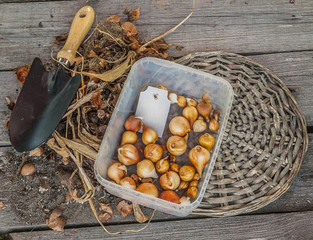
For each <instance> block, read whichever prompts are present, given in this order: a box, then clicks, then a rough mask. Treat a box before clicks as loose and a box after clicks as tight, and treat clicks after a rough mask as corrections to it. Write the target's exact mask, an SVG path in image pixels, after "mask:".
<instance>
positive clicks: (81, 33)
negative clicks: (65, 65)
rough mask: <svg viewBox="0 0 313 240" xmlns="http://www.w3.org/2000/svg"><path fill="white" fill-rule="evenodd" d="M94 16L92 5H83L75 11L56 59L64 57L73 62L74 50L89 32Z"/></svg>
mask: <svg viewBox="0 0 313 240" xmlns="http://www.w3.org/2000/svg"><path fill="white" fill-rule="evenodd" d="M94 18H95V12H94V10H93V8H92V7H90V6H85V7H82V8H81V9H79V11H78V12H77V13H76V15H75V17H74V19H73V22H72V26H71V29H70V32H69V34H68V37H67V40H66V42H65V45H64V47H63V48H62V49H61V50H60V51H59V52H58V55H57V59H59V58H64V59H67V60H68V61H69V63H70V64H72V63H73V60H74V58H75V57H76V51H77V49H78V48H79V46H80V44H81V42H82V41H83V40H84V38H85V36H86V35H87V33H88V32H89V30H90V28H91V26H92V24H93V21H94Z"/></svg>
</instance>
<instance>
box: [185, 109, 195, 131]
mask: <svg viewBox="0 0 313 240" xmlns="http://www.w3.org/2000/svg"><path fill="white" fill-rule="evenodd" d="M183 116H184V117H185V118H186V119H187V120H188V121H189V124H190V126H191V127H192V126H193V123H194V122H195V121H196V120H197V118H198V111H197V109H196V108H195V107H193V106H187V107H185V108H184V110H183Z"/></svg>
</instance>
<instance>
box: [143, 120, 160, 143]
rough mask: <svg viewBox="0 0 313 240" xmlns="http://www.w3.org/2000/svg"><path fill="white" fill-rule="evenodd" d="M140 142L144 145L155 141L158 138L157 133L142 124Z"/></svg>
mask: <svg viewBox="0 0 313 240" xmlns="http://www.w3.org/2000/svg"><path fill="white" fill-rule="evenodd" d="M141 138H142V142H143V143H144V144H145V145H148V144H151V143H155V142H156V141H157V140H158V134H157V132H156V131H154V130H153V129H152V128H149V127H148V126H147V125H145V124H143V132H142V137H141Z"/></svg>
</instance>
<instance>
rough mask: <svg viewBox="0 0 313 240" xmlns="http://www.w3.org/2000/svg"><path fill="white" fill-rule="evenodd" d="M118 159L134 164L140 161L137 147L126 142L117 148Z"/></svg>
mask: <svg viewBox="0 0 313 240" xmlns="http://www.w3.org/2000/svg"><path fill="white" fill-rule="evenodd" d="M117 153H118V154H117V157H118V160H119V161H120V162H121V163H123V164H125V165H132V164H135V163H137V162H139V161H140V157H139V153H138V150H137V148H136V147H135V146H134V145H132V144H129V143H127V144H125V145H123V146H121V147H120V148H118V149H117Z"/></svg>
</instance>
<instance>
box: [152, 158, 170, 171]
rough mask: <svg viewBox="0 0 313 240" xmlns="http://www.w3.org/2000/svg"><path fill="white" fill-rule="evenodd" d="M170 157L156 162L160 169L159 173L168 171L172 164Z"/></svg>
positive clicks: (157, 168) (157, 167) (158, 169)
mask: <svg viewBox="0 0 313 240" xmlns="http://www.w3.org/2000/svg"><path fill="white" fill-rule="evenodd" d="M167 158H168V157H166V158H163V159H161V160H159V161H157V163H156V164H155V167H156V170H157V171H158V173H161V174H163V173H166V172H167V171H168V169H169V168H170V164H169V162H168V160H167Z"/></svg>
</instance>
